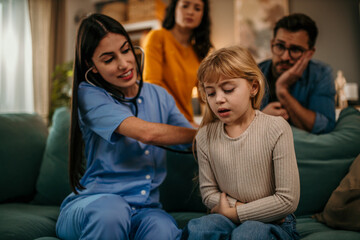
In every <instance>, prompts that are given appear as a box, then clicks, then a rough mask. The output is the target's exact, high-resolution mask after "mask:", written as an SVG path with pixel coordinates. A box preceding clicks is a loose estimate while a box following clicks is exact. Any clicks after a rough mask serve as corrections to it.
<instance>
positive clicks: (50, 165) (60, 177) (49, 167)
mask: <svg viewBox="0 0 360 240" xmlns="http://www.w3.org/2000/svg"><path fill="white" fill-rule="evenodd" d="M69 129H70V111H69V110H68V108H66V107H62V108H58V109H57V110H56V111H55V113H54V115H53V119H52V126H51V129H50V133H49V136H48V139H47V143H46V149H45V153H44V156H43V162H42V165H41V168H40V174H39V178H38V180H37V184H36V190H37V193H36V196H35V199H34V201H33V202H34V203H35V204H45V205H60V204H61V202H62V201H63V200H64V198H65V197H66V196H67V195H68V194H69V193H70V192H71V188H70V184H69V177H68V176H69V174H68V159H69V157H68V155H69V150H68V148H69Z"/></svg>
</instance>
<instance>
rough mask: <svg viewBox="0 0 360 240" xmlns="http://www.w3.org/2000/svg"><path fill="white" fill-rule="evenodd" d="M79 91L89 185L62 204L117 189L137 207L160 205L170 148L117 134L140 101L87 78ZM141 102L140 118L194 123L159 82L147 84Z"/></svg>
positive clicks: (85, 182)
mask: <svg viewBox="0 0 360 240" xmlns="http://www.w3.org/2000/svg"><path fill="white" fill-rule="evenodd" d="M78 94H79V96H78V100H79V120H80V129H81V132H82V134H83V139H84V142H85V156H86V159H87V165H86V172H85V174H84V176H83V177H82V178H81V180H80V183H81V184H82V185H83V186H84V187H85V188H86V189H85V190H82V191H79V195H75V194H73V193H72V194H70V195H69V196H68V197H67V199H65V200H64V202H63V204H62V208H63V207H64V206H65V205H66V204H67V203H68V202H70V201H72V200H73V199H74V198H76V197H78V196H84V195H92V194H98V193H113V194H118V195H120V196H122V197H123V198H124V199H125V200H126V201H127V202H128V203H129V204H130V205H132V206H154V207H159V206H161V204H160V203H159V190H158V187H159V185H160V184H161V183H162V182H163V181H164V179H165V177H166V158H165V154H166V152H165V150H163V149H161V148H159V147H156V146H153V145H146V144H143V143H141V142H139V141H137V140H135V139H132V138H129V137H126V136H123V135H120V134H118V133H115V130H116V128H117V127H118V126H119V125H120V124H121V123H122V121H124V120H125V119H126V118H128V117H131V116H134V113H135V106H134V105H133V104H132V103H120V102H118V101H117V100H115V99H114V98H112V97H111V96H110V95H109V94H108V93H107V92H106V91H105V90H104V89H102V88H99V87H95V86H92V85H90V84H88V83H86V82H82V83H81V84H80V85H79V90H78ZM137 105H138V116H137V117H138V118H140V119H143V120H145V121H149V122H156V123H166V124H170V125H175V126H182V127H188V128H191V125H190V123H189V122H188V121H187V119H186V118H185V117H184V116H183V115H182V114H181V113H180V111H179V110H178V108H177V107H176V105H175V101H174V99H173V97H172V96H171V95H170V94H168V93H167V91H166V90H165V89H164V88H162V87H160V86H157V85H153V84H150V83H144V85H143V88H142V90H141V94H140V96H139V98H138V99H137ZM187 146H188V145H187Z"/></svg>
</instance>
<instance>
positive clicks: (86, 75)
mask: <svg viewBox="0 0 360 240" xmlns="http://www.w3.org/2000/svg"><path fill="white" fill-rule="evenodd" d="M135 49H138V50H140V53H141V60H140V66H139V65H138V68H139V73H140V81H139V90H138V92H137V94H136V96H135V97H132V98H124V97H120V96H118V95H116V94H115V93H112V92H111V91H109V90H107V89H105V88H104V87H102V88H104V89H105V90H106V91H107V93H108V94H109V95H110V96H111V97H113V98H115V99H116V100H118V101H119V102H122V103H132V104H133V105H134V106H135V114H134V115H135V117H137V115H138V113H139V109H138V105H137V101H136V100H137V99H138V98H139V96H140V92H141V89H142V86H143V79H142V74H141V73H142V70H143V67H144V57H145V53H144V50H143V49H142V48H141V47H139V46H135V47H134V52H135ZM93 68H94V66H92V67H90V68H89V69H88V70H87V71H86V72H85V80H86V82H87V83H89V84H90V85H92V86H94V87H99V86H97V85H96V84H94V83H93V82H91V81H90V80H89V79H88V74H89V72H90V71H91V70H93ZM155 146H157V147H159V148H162V149H165V150H169V151H172V152H175V153H181V154H193V151H191V150H177V149H174V148H170V147H166V146H162V145H155Z"/></svg>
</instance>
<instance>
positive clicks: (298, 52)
mask: <svg viewBox="0 0 360 240" xmlns="http://www.w3.org/2000/svg"><path fill="white" fill-rule="evenodd" d="M271 50H272V52H273V54H275V55H278V56H282V55H283V54H284V52H285V51H286V50H287V51H288V53H289V56H290V57H291V58H292V59H294V60H296V59H299V58H301V56H302V55H303V53H304V52H306V51H307V49H304V48H302V47H297V46H291V47H289V48H287V47H285V45H284V44H282V43H275V44H273V45H271Z"/></svg>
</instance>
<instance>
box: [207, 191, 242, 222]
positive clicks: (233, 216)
mask: <svg viewBox="0 0 360 240" xmlns="http://www.w3.org/2000/svg"><path fill="white" fill-rule="evenodd" d="M240 204H241V203H240V202H237V203H236V206H238V205H240ZM236 206H235V207H230V205H229V202H228V200H227V198H226V193H221V195H220V202H219V204H218V205H216V206H215V207H213V208H212V209H211V213H218V214H221V215H224V216H225V217H227V218H229V219H230V220H231V221H232V222H233V223H240V220H239V217H238V215H237V211H236Z"/></svg>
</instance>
